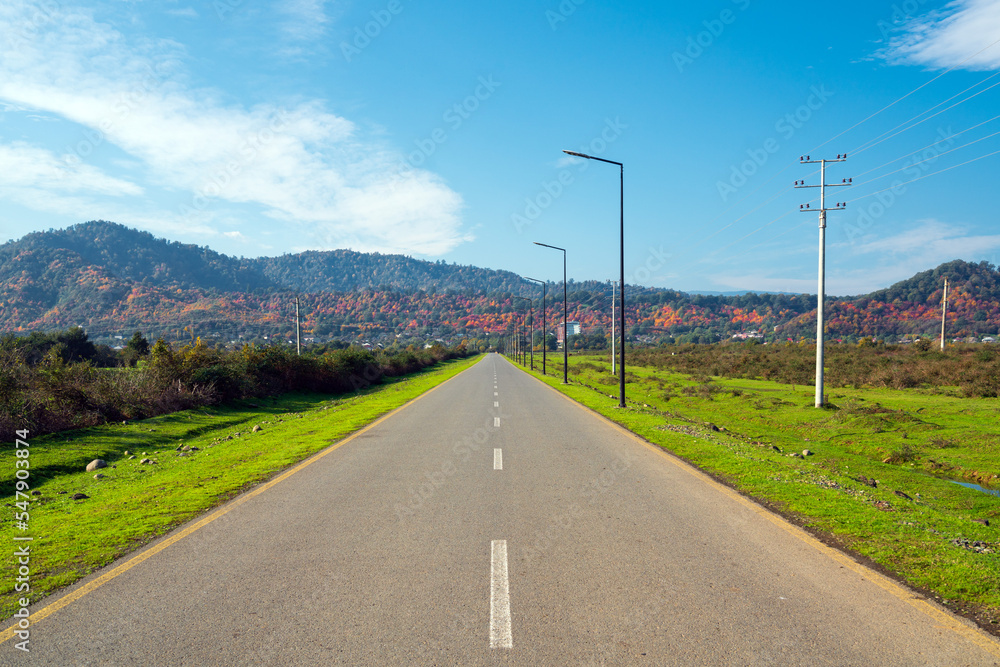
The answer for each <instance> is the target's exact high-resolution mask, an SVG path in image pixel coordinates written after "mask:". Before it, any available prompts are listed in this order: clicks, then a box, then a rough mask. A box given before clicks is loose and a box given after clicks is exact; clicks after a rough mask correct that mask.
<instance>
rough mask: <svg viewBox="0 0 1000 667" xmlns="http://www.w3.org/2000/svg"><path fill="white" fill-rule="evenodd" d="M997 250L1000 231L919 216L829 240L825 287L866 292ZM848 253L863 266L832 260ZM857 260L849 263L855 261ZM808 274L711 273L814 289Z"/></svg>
mask: <svg viewBox="0 0 1000 667" xmlns="http://www.w3.org/2000/svg"><path fill="white" fill-rule="evenodd" d="M998 251H1000V234H973V233H970V231H969V228H968V227H965V226H962V225H955V224H948V223H944V222H940V221H938V220H920V221H917V222H915V223H913V225H912V227H911V228H910V229H908V230H907V231H905V232H900V233H899V234H895V235H893V236H888V237H884V238H874V237H871V238H869V239H867V240H866V241H865V242H863V243H857V244H850V243H838V244H831V245H830V246H829V248H828V257H827V258H828V260H830V263H828V264H827V291H828V293H829V294H834V295H841V296H843V295H851V294H867V293H869V292H873V291H875V290H878V289H882V288H885V287H888V286H890V285H892V284H893V283H897V282H899V281H900V280H906V279H907V278H910V277H912V276H914V275H915V274H917V273H920V272H921V271H926V270H928V269H932V268H934V267H936V266H939V265H941V264H944V263H945V262H950V261H951V260H954V259H964V260H966V261H977V260H979V259H981V258H983V257H984V255H989V254H991V253H996V252H998ZM844 252H850V253H852V254H853V255H855V256H856V257H857V258H858V259H862V260H863V261H862V265H863V266H864V268H861V269H853V270H845V269H841V268H839V267H838V266H837V265H836V263H835V260H836V257H837V255H838V253H844ZM855 264H857V262H851V265H855ZM810 272H811V273H810V274H808V275H795V276H792V275H788V272H787V271H786V270H784V269H777V270H775V271H771V272H769V271H755V272H747V273H745V274H737V273H730V272H727V273H725V274H720V275H715V276H712V281H713V282H714V283H715V284H716V285H718V286H720V289H722V288H725V289H732V290H736V289H763V290H768V291H775V292H803V293H808V294H815V293H816V290H817V278H816V275H815V269H810Z"/></svg>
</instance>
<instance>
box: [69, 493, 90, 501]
mask: <svg viewBox="0 0 1000 667" xmlns="http://www.w3.org/2000/svg"><path fill="white" fill-rule="evenodd" d="M72 497H73V500H86V499H87V498H89V497H90V496H88V495H87V494H86V493H74V494H73V496H72Z"/></svg>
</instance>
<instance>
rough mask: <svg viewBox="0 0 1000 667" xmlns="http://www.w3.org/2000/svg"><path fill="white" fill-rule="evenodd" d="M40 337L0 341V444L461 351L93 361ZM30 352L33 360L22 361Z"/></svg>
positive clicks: (251, 350)
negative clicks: (105, 364)
mask: <svg viewBox="0 0 1000 667" xmlns="http://www.w3.org/2000/svg"><path fill="white" fill-rule="evenodd" d="M71 340H72V339H71ZM44 342H46V343H51V344H50V345H47V346H46V347H45V353H44V355H43V356H42V357H40V358H39V357H38V356H37V352H38V349H39V346H37V345H36V346H35V347H31V346H24V345H18V344H17V339H11V338H10V337H8V338H6V339H4V341H3V344H2V345H0V438H2V439H4V440H5V441H7V442H10V441H11V440H13V438H14V434H15V431H17V430H19V429H28V430H30V431H31V433H32V435H42V434H44V433H52V432H55V431H61V430H66V429H73V428H82V427H85V426H93V425H97V424H102V423H105V422H108V421H118V420H128V419H143V418H146V417H151V416H154V415H158V414H166V413H169V412H175V411H177V410H184V409H188V408H192V407H196V406H199V405H210V404H214V403H219V402H223V401H229V400H233V399H239V398H251V397H260V396H267V395H275V394H280V393H285V392H290V391H313V392H318V393H330V394H336V393H344V392H349V391H358V390H360V389H364V388H366V387H369V386H372V385H374V384H378V383H379V382H381V381H383V379H385V378H386V377H394V376H400V375H406V374H409V373H413V372H416V371H418V370H420V369H422V368H426V367H428V366H431V365H433V364H435V363H437V362H438V361H444V360H447V359H453V358H461V357H465V356H468V354H469V353H468V352H467V350H466V349H465V347H463V346H460V347H457V348H452V349H446V348H444V347H442V346H440V345H436V346H434V347H432V348H429V349H427V350H422V351H419V352H415V351H412V350H402V351H399V352H380V353H378V355H375V354H373V353H372V352H369V351H368V350H364V349H361V348H357V347H350V348H346V349H336V350H331V351H327V352H325V353H324V354H321V355H312V354H305V355H302V356H298V355H296V354H295V353H294V352H293V351H290V350H288V349H285V348H283V347H277V346H268V347H256V346H253V345H248V346H245V347H243V348H241V349H240V350H237V351H234V352H226V351H223V350H218V349H214V348H210V347H208V346H207V345H205V344H204V343H202V341H201V340H200V339H199V340H196V341H195V342H194V343H192V344H190V345H186V346H184V347H182V348H180V349H178V350H175V349H173V347H172V346H171V345H169V344H167V343H166V342H164V341H163V340H159V341H157V342H156V344H154V345H153V346H152V347H151V349H150V350H149V361H148V363H143V364H140V365H139V366H138V367H129V366H128V365H125V366H123V367H118V368H95V367H94V366H92V365H91V363H90V362H89V361H84V362H81V363H72V362H67V361H66V356H67V354H66V350H65V347H60V346H61V345H62V346H65V342H64V341H60V340H55V341H50V340H48V339H46V340H45V341H44ZM30 355H35V356H32V357H31V358H32V359H34V360H35V362H36V363H34V364H31V363H28V358H29V356H30ZM70 356H71V355H70Z"/></svg>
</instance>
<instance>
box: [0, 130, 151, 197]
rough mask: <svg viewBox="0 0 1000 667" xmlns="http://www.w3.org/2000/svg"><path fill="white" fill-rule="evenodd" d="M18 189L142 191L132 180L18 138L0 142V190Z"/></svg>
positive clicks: (115, 193)
mask: <svg viewBox="0 0 1000 667" xmlns="http://www.w3.org/2000/svg"><path fill="white" fill-rule="evenodd" d="M20 188H31V189H33V190H54V191H57V192H62V193H86V194H100V195H112V196H125V195H141V194H142V192H143V189H142V188H141V187H139V186H138V185H136V184H135V183H130V182H128V181H124V180H122V179H119V178H114V177H112V176H109V175H107V174H105V173H104V172H103V171H101V170H100V169H97V168H96V167H92V166H90V165H86V164H83V163H82V162H81V161H80V160H79V158H77V157H76V156H75V155H63V156H57V155H56V154H55V153H53V152H51V151H49V150H46V149H44V148H39V147H37V146H31V145H29V144H27V143H25V142H21V141H17V142H14V143H12V144H8V145H3V144H0V190H7V191H10V190H16V189H20Z"/></svg>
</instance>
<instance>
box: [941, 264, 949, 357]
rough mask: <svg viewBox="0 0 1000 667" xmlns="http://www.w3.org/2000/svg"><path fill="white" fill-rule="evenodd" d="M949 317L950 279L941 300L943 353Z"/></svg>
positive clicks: (946, 280) (945, 282) (945, 285)
mask: <svg viewBox="0 0 1000 667" xmlns="http://www.w3.org/2000/svg"><path fill="white" fill-rule="evenodd" d="M947 315H948V279H947V278H945V279H944V298H942V299H941V351H942V352H944V324H945V317H946V316H947Z"/></svg>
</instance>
